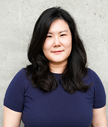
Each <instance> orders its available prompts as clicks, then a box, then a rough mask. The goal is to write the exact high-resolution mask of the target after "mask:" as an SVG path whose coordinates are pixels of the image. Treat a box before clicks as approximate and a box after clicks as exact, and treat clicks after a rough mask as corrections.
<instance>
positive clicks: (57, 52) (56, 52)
mask: <svg viewBox="0 0 108 127" xmlns="http://www.w3.org/2000/svg"><path fill="white" fill-rule="evenodd" d="M61 52H63V50H58V51H52V53H55V54H59V53H61Z"/></svg>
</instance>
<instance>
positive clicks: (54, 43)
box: [53, 36, 61, 47]
mask: <svg viewBox="0 0 108 127" xmlns="http://www.w3.org/2000/svg"><path fill="white" fill-rule="evenodd" d="M60 45H61V43H60V40H59V37H58V36H56V37H54V42H53V46H54V47H57V46H60Z"/></svg>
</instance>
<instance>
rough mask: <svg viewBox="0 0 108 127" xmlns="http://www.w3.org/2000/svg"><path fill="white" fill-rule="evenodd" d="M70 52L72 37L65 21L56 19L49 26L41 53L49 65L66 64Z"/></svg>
mask: <svg viewBox="0 0 108 127" xmlns="http://www.w3.org/2000/svg"><path fill="white" fill-rule="evenodd" d="M71 50H72V36H71V31H70V29H69V26H68V24H67V23H66V21H64V20H62V19H56V20H55V21H53V23H52V24H51V26H50V29H49V31H48V34H47V37H46V40H45V43H44V45H43V53H44V55H45V57H46V58H47V59H48V60H49V64H58V63H61V64H63V63H64V64H67V58H68V57H69V55H70V53H71Z"/></svg>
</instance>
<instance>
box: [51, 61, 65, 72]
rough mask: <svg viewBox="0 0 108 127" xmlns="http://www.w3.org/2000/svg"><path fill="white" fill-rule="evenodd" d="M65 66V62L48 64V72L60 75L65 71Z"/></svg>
mask: <svg viewBox="0 0 108 127" xmlns="http://www.w3.org/2000/svg"><path fill="white" fill-rule="evenodd" d="M66 65H67V61H66V62H64V63H52V62H50V63H49V67H50V71H51V72H53V73H58V74H61V73H62V72H63V71H64V70H65V68H66Z"/></svg>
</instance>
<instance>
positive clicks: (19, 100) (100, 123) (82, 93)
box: [3, 7, 107, 127]
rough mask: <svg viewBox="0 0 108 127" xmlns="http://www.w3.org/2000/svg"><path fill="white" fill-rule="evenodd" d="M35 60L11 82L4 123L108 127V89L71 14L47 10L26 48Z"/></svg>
mask: <svg viewBox="0 0 108 127" xmlns="http://www.w3.org/2000/svg"><path fill="white" fill-rule="evenodd" d="M28 59H29V61H30V62H31V64H30V65H28V66H27V67H26V68H24V69H21V70H20V71H19V72H18V73H17V74H16V76H15V77H14V78H13V80H12V82H11V83H10V85H9V87H8V89H7V92H6V95H5V99H4V122H3V126H4V127H7V126H8V127H19V126H20V121H21V119H22V120H23V122H24V124H25V127H90V125H91V123H92V126H93V127H107V120H106V114H105V104H106V97H105V91H104V87H103V85H102V83H101V81H100V79H99V77H98V76H97V74H96V73H95V72H94V71H92V70H91V69H89V68H87V67H86V62H87V58H86V52H85V49H84V46H83V43H82V41H81V39H80V38H79V35H78V32H77V29H76V25H75V22H74V20H73V18H72V17H71V16H70V15H69V14H68V12H66V11H65V10H63V9H61V8H59V7H53V8H49V9H47V10H45V11H44V12H43V13H42V14H41V16H40V17H39V19H38V20H37V22H36V25H35V28H34V31H33V35H32V39H31V42H30V46H29V50H28Z"/></svg>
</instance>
